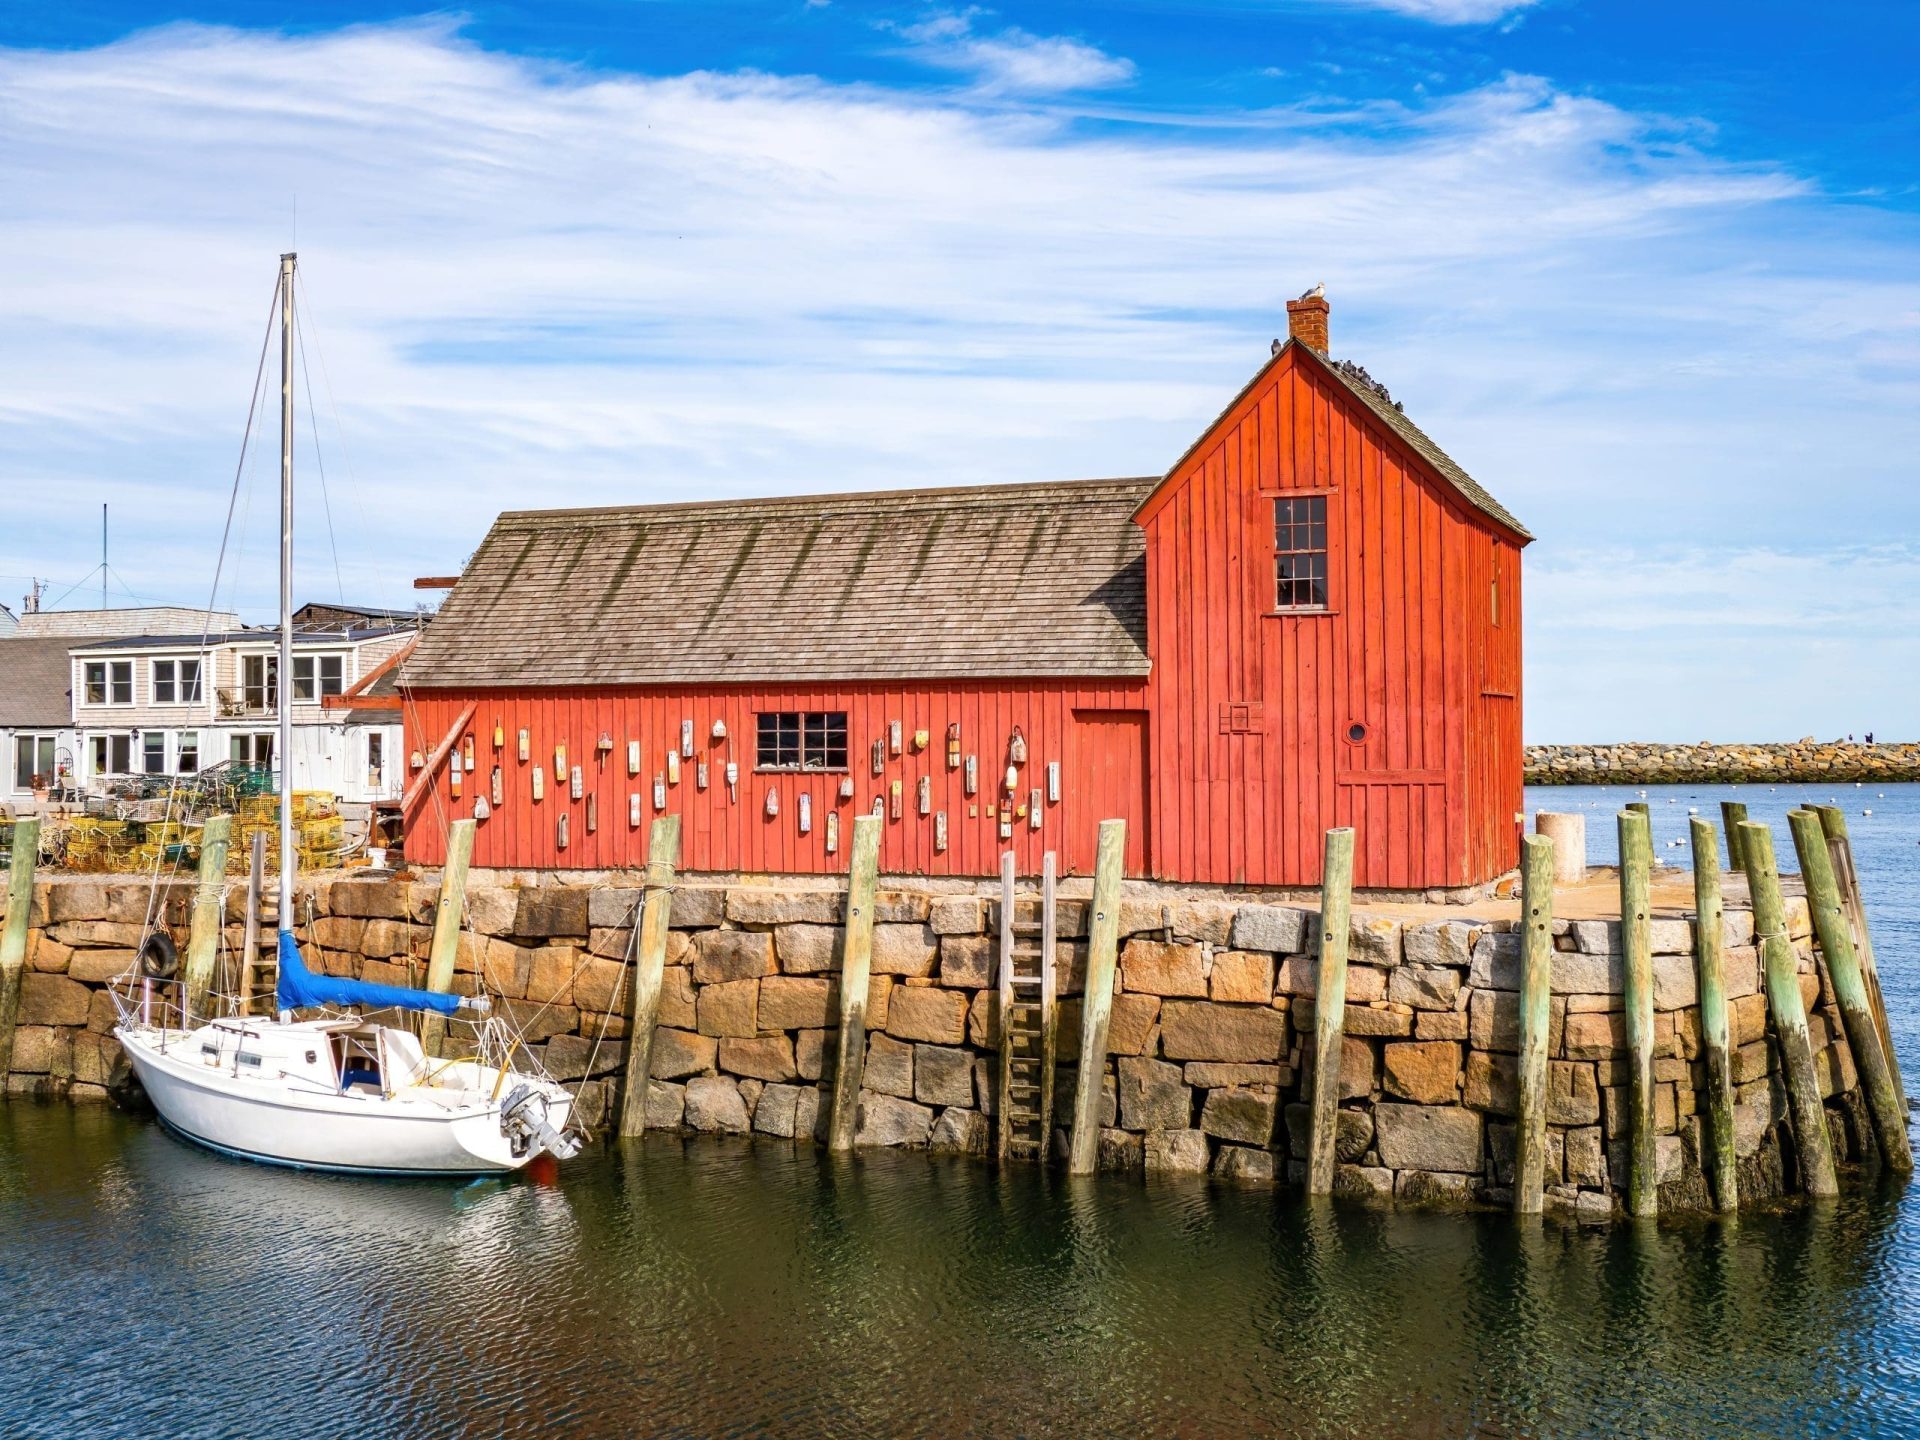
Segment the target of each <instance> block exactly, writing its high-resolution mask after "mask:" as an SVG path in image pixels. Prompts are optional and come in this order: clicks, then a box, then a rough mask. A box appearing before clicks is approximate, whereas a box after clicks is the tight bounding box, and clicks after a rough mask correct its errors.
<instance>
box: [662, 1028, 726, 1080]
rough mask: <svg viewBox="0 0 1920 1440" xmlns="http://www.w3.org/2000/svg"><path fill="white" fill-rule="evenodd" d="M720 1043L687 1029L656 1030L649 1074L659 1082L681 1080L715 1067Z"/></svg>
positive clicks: (708, 1036) (710, 1037)
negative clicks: (686, 1076) (685, 1076)
mask: <svg viewBox="0 0 1920 1440" xmlns="http://www.w3.org/2000/svg"><path fill="white" fill-rule="evenodd" d="M719 1049H720V1042H719V1041H717V1040H715V1039H714V1038H713V1037H712V1036H710V1035H696V1034H694V1033H692V1032H690V1031H686V1030H655V1031H654V1032H653V1053H652V1055H651V1057H650V1058H649V1061H648V1065H647V1073H648V1074H650V1075H651V1076H653V1078H654V1079H656V1080H678V1079H679V1078H681V1077H682V1076H684V1075H699V1074H703V1073H705V1072H707V1071H710V1070H712V1069H713V1068H714V1064H715V1061H716V1059H717V1057H718V1055H719Z"/></svg>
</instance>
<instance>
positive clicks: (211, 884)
mask: <svg viewBox="0 0 1920 1440" xmlns="http://www.w3.org/2000/svg"><path fill="white" fill-rule="evenodd" d="M232 834H233V817H232V816H231V815H210V816H208V817H207V823H206V824H205V825H204V826H202V827H201V830H200V883H199V885H198V886H196V887H195V889H194V892H193V918H192V920H191V922H190V923H189V927H188V930H187V968H186V976H185V979H186V991H185V994H184V996H183V997H182V999H181V1023H182V1024H183V1025H185V1026H187V1027H188V1028H189V1029H191V1028H192V1026H193V1024H194V1021H195V1019H196V1018H197V1017H199V1016H201V1015H202V1014H203V1013H204V1012H205V1011H206V1008H207V991H208V990H209V989H210V988H211V986H212V984H213V962H214V960H215V959H216V958H218V956H219V954H220V936H221V932H222V931H223V930H224V929H225V928H226V923H227V905H226V897H225V894H224V893H223V892H224V891H225V889H226V884H227V847H228V845H229V843H230V840H231V836H232Z"/></svg>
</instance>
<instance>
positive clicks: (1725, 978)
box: [1720, 945, 1760, 1000]
mask: <svg viewBox="0 0 1920 1440" xmlns="http://www.w3.org/2000/svg"><path fill="white" fill-rule="evenodd" d="M1720 978H1721V980H1722V982H1723V983H1724V984H1725V986H1726V992H1727V999H1729V1000H1739V999H1742V998H1744V997H1746V996H1748V995H1757V994H1758V993H1759V992H1760V951H1759V950H1758V949H1757V948H1755V947H1753V946H1751V945H1749V946H1743V947H1737V948H1735V949H1731V950H1723V951H1721V953H1720Z"/></svg>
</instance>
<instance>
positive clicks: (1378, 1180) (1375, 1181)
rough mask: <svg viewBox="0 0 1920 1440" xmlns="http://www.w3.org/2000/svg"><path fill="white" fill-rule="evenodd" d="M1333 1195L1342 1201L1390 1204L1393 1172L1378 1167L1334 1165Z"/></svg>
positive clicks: (1391, 1200)
mask: <svg viewBox="0 0 1920 1440" xmlns="http://www.w3.org/2000/svg"><path fill="white" fill-rule="evenodd" d="M1333 1193H1334V1194H1335V1195H1336V1196H1338V1197H1339V1198H1340V1199H1342V1200H1355V1201H1358V1202H1360V1203H1361V1204H1371V1205H1388V1204H1391V1203H1392V1202H1393V1171H1391V1170H1388V1169H1384V1168H1382V1167H1381V1166H1378V1165H1336V1166H1335V1167H1334V1169H1333Z"/></svg>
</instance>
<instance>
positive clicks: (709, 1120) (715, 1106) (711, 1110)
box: [685, 1075, 752, 1135]
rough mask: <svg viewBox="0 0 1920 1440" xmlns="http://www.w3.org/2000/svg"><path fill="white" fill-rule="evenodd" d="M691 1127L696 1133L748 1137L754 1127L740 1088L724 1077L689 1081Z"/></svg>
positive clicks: (715, 1076) (688, 1103)
mask: <svg viewBox="0 0 1920 1440" xmlns="http://www.w3.org/2000/svg"><path fill="white" fill-rule="evenodd" d="M685 1122H686V1124H687V1125H689V1126H690V1127H692V1128H693V1129H695V1130H705V1131H715V1132H719V1133H722V1134H727V1135H744V1134H746V1133H747V1131H748V1130H749V1129H751V1128H752V1121H751V1119H750V1117H749V1116H748V1114H747V1102H746V1101H745V1100H744V1099H742V1098H741V1095H740V1087H739V1086H738V1085H736V1084H735V1083H734V1082H733V1081H731V1080H729V1079H728V1078H727V1077H726V1076H724V1075H701V1076H698V1077H696V1078H695V1079H692V1080H689V1081H688V1082H687V1094H686V1117H685Z"/></svg>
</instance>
